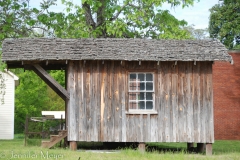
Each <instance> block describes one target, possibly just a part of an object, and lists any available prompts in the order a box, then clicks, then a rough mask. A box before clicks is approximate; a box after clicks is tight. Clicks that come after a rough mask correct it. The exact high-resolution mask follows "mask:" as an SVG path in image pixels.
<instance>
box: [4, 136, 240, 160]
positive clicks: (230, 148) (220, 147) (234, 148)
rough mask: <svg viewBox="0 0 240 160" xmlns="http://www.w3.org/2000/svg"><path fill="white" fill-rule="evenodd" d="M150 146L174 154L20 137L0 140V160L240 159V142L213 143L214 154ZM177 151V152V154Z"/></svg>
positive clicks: (175, 146) (173, 146)
mask: <svg viewBox="0 0 240 160" xmlns="http://www.w3.org/2000/svg"><path fill="white" fill-rule="evenodd" d="M149 146H150V147H152V146H155V147H156V148H165V149H167V148H171V149H174V150H175V151H173V150H172V151H157V150H155V151H154V150H153V151H151V152H145V153H141V152H139V151H137V150H134V149H127V148H125V149H120V150H119V151H118V152H110V153H98V152H94V153H93V152H89V151H87V150H83V149H81V150H80V151H79V150H78V151H70V150H69V148H65V149H62V148H54V149H44V148H41V147H39V146H36V145H35V144H34V143H32V144H31V145H28V146H26V147H25V146H24V139H23V136H19V135H18V136H16V137H15V139H14V140H0V160H7V159H15V160H26V159H36V160H43V159H48V160H51V159H55V160H56V159H58V160H65V159H68V160H88V159H89V160H105V159H106V160H139V159H141V160H155V159H156V160H173V159H174V160H175V159H176V160H185V159H186V160H188V159H209V160H212V159H216V160H218V159H222V160H225V159H231V160H238V159H240V141H216V142H215V143H214V144H213V155H212V156H205V155H203V154H196V153H186V152H185V151H184V149H186V144H185V143H150V144H149ZM176 150H177V151H176Z"/></svg>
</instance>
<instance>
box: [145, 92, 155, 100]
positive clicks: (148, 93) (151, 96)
mask: <svg viewBox="0 0 240 160" xmlns="http://www.w3.org/2000/svg"><path fill="white" fill-rule="evenodd" d="M146 100H153V93H151V92H147V93H146Z"/></svg>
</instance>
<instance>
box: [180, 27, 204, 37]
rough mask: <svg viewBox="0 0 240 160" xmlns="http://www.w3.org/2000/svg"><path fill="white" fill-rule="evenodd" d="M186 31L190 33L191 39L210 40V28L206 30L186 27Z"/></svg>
mask: <svg viewBox="0 0 240 160" xmlns="http://www.w3.org/2000/svg"><path fill="white" fill-rule="evenodd" d="M184 29H185V30H187V31H188V32H189V34H190V35H191V38H193V39H207V38H208V28H205V29H195V28H194V25H190V26H186V27H184Z"/></svg>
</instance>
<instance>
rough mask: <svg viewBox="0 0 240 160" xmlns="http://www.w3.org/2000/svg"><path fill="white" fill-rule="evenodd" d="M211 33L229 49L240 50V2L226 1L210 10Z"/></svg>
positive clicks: (234, 0) (211, 35)
mask: <svg viewBox="0 0 240 160" xmlns="http://www.w3.org/2000/svg"><path fill="white" fill-rule="evenodd" d="M210 12H211V14H210V22H209V33H210V37H211V38H217V39H219V40H220V41H221V42H222V43H223V44H224V45H225V46H226V47H227V48H228V49H236V48H240V25H239V23H240V2H239V0H224V1H223V2H221V3H220V2H219V4H216V5H215V6H213V7H212V8H211V9H210Z"/></svg>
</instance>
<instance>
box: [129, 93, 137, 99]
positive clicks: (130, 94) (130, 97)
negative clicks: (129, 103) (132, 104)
mask: <svg viewBox="0 0 240 160" xmlns="http://www.w3.org/2000/svg"><path fill="white" fill-rule="evenodd" d="M129 100H137V97H136V94H135V93H129Z"/></svg>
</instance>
